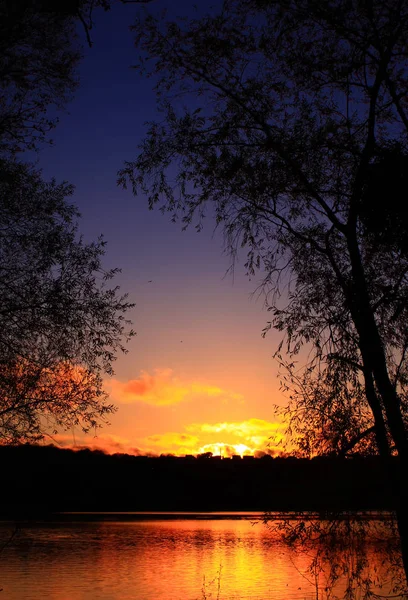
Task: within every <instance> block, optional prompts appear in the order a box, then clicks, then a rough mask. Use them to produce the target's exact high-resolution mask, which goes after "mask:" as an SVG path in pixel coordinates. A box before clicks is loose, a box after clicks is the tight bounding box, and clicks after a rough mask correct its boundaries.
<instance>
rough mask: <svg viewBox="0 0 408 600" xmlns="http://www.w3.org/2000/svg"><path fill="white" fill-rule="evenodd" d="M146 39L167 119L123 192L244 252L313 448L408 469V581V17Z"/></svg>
mask: <svg viewBox="0 0 408 600" xmlns="http://www.w3.org/2000/svg"><path fill="white" fill-rule="evenodd" d="M134 31H135V35H136V41H137V44H138V45H139V47H140V48H141V50H142V53H144V55H143V56H142V62H141V66H142V68H143V69H145V70H147V71H148V72H150V73H152V74H154V76H155V78H156V81H157V84H156V89H157V93H158V100H159V104H160V106H161V108H162V110H163V111H164V113H165V115H166V118H165V119H164V120H161V121H160V122H158V123H152V124H151V125H150V129H149V132H148V134H147V137H146V139H145V140H144V142H143V144H142V147H141V152H140V154H139V156H138V157H137V158H136V160H135V161H134V162H128V163H126V164H125V167H124V168H123V170H122V171H121V173H120V177H119V182H120V183H121V184H123V185H127V184H129V183H130V184H131V185H132V186H133V190H134V192H135V193H139V192H143V193H145V194H146V195H147V196H148V199H149V203H150V206H151V207H153V206H154V205H159V206H161V208H162V209H163V210H168V211H170V213H171V214H172V215H173V218H174V219H177V218H181V220H182V223H183V224H184V225H185V226H187V225H189V224H190V223H194V224H195V225H196V227H197V228H198V229H200V228H201V226H202V219H203V216H204V215H205V214H206V211H208V212H209V213H210V214H215V217H216V220H217V223H218V225H219V226H221V227H222V228H223V230H224V232H225V236H226V244H227V247H228V249H229V250H230V252H231V254H232V255H233V256H234V255H235V254H236V253H237V251H238V250H239V248H240V247H245V248H247V251H248V260H247V263H246V267H247V270H248V272H249V273H251V274H253V273H254V272H255V271H256V270H257V269H262V271H263V273H264V287H265V291H266V293H267V301H268V303H269V308H270V310H271V312H272V319H271V321H270V323H269V327H275V328H277V329H278V330H280V331H282V332H283V333H284V336H285V337H284V344H285V345H284V346H282V347H281V348H280V351H282V348H283V349H284V350H285V351H286V353H287V354H288V355H289V356H288V361H287V366H288V368H289V371H290V376H289V380H288V385H289V387H292V382H291V379H292V380H293V377H295V378H298V379H299V377H300V379H301V381H302V385H303V388H302V389H301V390H295V392H296V393H295V394H294V396H293V402H294V404H292V415H293V414H294V412H293V411H297V415H298V416H299V415H301V413H302V411H303V412H304V411H305V409H308V410H310V409H311V408H312V409H313V412H310V413H309V415H310V416H311V417H312V416H313V415H314V420H313V419H311V421H309V424H308V423H307V422H306V423H305V421H304V420H302V416H299V418H298V420H297V423H300V424H301V426H303V425H302V424H305V427H306V430H307V431H306V432H304V433H307V434H308V432H310V431H311V428H310V427H309V426H308V425H311V426H312V428H313V426H314V425H316V427H320V428H321V426H322V425H323V424H324V427H326V425H327V423H330V424H331V428H332V431H331V433H330V432H329V430H327V429H326V433H327V435H326V438H330V446H331V448H332V449H335V450H342V451H343V452H344V450H346V449H347V446H350V445H353V442H354V441H355V440H356V443H358V442H359V441H362V440H364V439H366V440H367V439H369V438H368V437H367V436H370V435H371V434H372V432H373V433H374V435H375V442H376V446H377V449H378V451H379V452H380V453H381V455H382V456H383V457H384V460H387V458H388V457H389V455H390V454H391V453H395V454H397V455H398V457H399V460H400V465H401V473H400V477H399V478H398V482H396V483H395V485H396V486H397V489H398V495H399V498H400V501H401V502H400V508H399V509H398V510H397V519H398V527H399V532H400V537H401V545H402V550H403V552H402V554H403V559H404V564H405V570H406V572H407V574H408V517H407V513H406V510H405V508H404V507H405V506H406V505H407V503H408V490H407V481H406V473H407V468H408V436H407V410H406V408H407V402H406V382H407V360H406V354H407V343H408V330H407V318H406V317H407V308H408V302H407V299H408V285H407V284H408V281H407V272H408V261H407V255H406V246H405V244H406V242H405V241H404V240H405V238H404V235H403V232H404V228H405V225H404V223H402V224H401V221H400V218H399V215H400V214H402V213H401V212H400V211H401V209H400V208H397V206H398V202H397V198H401V197H403V192H402V193H401V192H398V196H396V193H397V190H398V189H399V185H400V183H401V182H403V181H404V174H403V168H402V165H404V164H405V156H406V154H405V150H404V148H405V147H406V143H407V135H408V114H407V108H408V107H407V98H408V78H407V58H408V51H407V47H406V39H407V35H408V3H407V2H406V1H405V0H402V1H401V0H391V1H389V2H386V3H384V2H382V1H380V0H374V1H372V2H365V1H363V0H352V1H348V0H347V1H346V0H335V1H333V2H330V3H321V2H318V1H317V0H300V1H297V2H292V1H290V0H228V1H226V2H224V3H223V4H222V7H221V8H220V10H219V11H218V12H216V11H213V12H212V13H211V14H208V15H206V16H204V17H203V18H201V19H195V20H190V21H189V20H188V19H187V20H184V21H180V22H167V23H166V22H165V21H164V20H160V19H159V20H155V19H154V18H153V17H151V16H149V17H147V18H146V19H144V20H140V21H139V22H138V23H137V24H136V25H135V28H134ZM146 56H147V59H146ZM149 60H150V63H149ZM149 65H151V66H149ZM396 158H397V160H396ZM378 182H381V185H379V184H378ZM389 197H390V198H392V199H391V200H390V199H389ZM397 223H398V226H397ZM305 356H308V358H305ZM296 357H298V358H299V363H298V364H297V365H296ZM302 363H303V365H304V367H303V373H299V371H296V369H298V368H299V364H300V365H302ZM305 391H307V394H306V395H305V394H304V393H302V392H305ZM319 415H320V416H321V415H324V419H325V421H324V420H323V421H320V422H319V421H318V420H317V419H318V418H319ZM292 423H293V421H292ZM339 435H340V437H339ZM336 436H337V438H338V440H337V441H336V439H335V438H336ZM303 439H305V438H303ZM319 443H320V442H319ZM319 443H318V444H317V445H316V448H318V447H319ZM321 447H322V446H321V445H320V448H321ZM316 448H315V449H316Z"/></svg>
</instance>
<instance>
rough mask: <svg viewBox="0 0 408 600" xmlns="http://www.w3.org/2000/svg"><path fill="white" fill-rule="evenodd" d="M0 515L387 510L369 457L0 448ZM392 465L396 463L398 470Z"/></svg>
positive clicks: (380, 469) (382, 482)
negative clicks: (169, 454)
mask: <svg viewBox="0 0 408 600" xmlns="http://www.w3.org/2000/svg"><path fill="white" fill-rule="evenodd" d="M0 464H1V465H2V467H1V482H2V495H1V500H0V516H3V518H4V517H10V516H11V517H13V516H16V515H17V516H18V515H23V516H24V515H25V516H36V515H44V514H47V513H50V512H54V511H241V510H245V511H264V510H318V511H324V510H337V509H339V510H340V509H343V510H348V509H350V510H365V509H367V510H368V509H370V510H382V509H392V504H393V500H392V495H391V494H390V492H389V489H388V487H387V476H386V469H385V468H384V465H383V464H382V462H381V460H380V459H379V458H378V457H370V458H358V457H355V458H349V459H339V458H316V459H313V460H306V459H295V458H271V457H269V456H267V457H263V458H260V459H253V458H252V459H251V458H244V459H240V458H238V457H237V458H235V459H220V458H219V457H217V458H209V457H202V458H194V457H186V458H175V457H160V458H152V457H143V456H130V455H126V454H115V455H106V454H104V453H102V452H100V451H91V450H80V451H73V450H62V449H59V448H56V447H54V446H29V445H21V446H0ZM396 467H397V465H396V463H395V468H396Z"/></svg>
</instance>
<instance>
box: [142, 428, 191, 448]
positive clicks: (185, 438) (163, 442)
mask: <svg viewBox="0 0 408 600" xmlns="http://www.w3.org/2000/svg"><path fill="white" fill-rule="evenodd" d="M198 441H199V440H198V437H196V436H195V435H189V434H188V433H172V432H169V433H163V434H157V435H149V436H148V437H146V438H145V442H146V443H147V444H154V445H155V446H161V447H162V448H169V449H170V448H173V447H174V446H188V447H189V448H192V447H194V446H196V445H197V443H198Z"/></svg>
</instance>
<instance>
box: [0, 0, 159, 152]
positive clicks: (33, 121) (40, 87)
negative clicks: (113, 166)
mask: <svg viewBox="0 0 408 600" xmlns="http://www.w3.org/2000/svg"><path fill="white" fill-rule="evenodd" d="M133 1H134V2H135V3H144V1H148V0H133ZM128 2H132V0H122V3H124V4H126V3H128ZM112 4H113V2H112V1H111V0H64V2H55V1H54V0H0V155H4V154H5V153H10V152H11V153H16V152H22V151H24V150H26V149H31V150H33V149H37V148H38V147H39V145H40V144H41V143H42V142H44V141H45V140H47V138H48V134H49V132H50V131H51V130H52V129H53V128H54V127H55V125H56V124H57V122H58V118H57V115H56V110H57V109H61V108H63V107H64V106H65V105H66V104H67V102H68V101H69V100H70V99H71V98H72V95H73V92H74V91H75V89H76V88H77V85H78V78H77V73H76V68H77V66H78V63H79V60H80V58H81V55H82V48H81V39H82V37H83V36H85V39H86V41H87V43H88V44H89V45H92V41H91V37H90V31H91V29H92V27H93V14H94V10H95V9H103V10H109V8H110V7H111V5H112Z"/></svg>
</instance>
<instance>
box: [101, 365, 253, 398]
mask: <svg viewBox="0 0 408 600" xmlns="http://www.w3.org/2000/svg"><path fill="white" fill-rule="evenodd" d="M107 388H108V390H109V391H110V394H111V396H112V398H113V399H114V400H115V401H116V402H119V403H121V404H129V403H134V402H144V403H146V404H151V405H155V406H167V405H171V404H178V403H180V402H183V401H187V400H193V399H194V398H196V397H197V396H208V397H215V398H224V399H233V400H240V399H242V395H241V394H237V393H234V392H231V391H228V390H224V389H222V388H220V387H218V386H215V385H210V384H207V383H204V382H199V381H182V380H180V379H179V378H177V377H175V376H174V374H173V371H172V369H155V371H154V373H153V374H152V375H151V374H149V373H147V372H146V371H142V372H141V373H140V376H139V377H138V378H137V379H130V380H129V381H127V382H125V383H122V382H121V381H118V380H117V379H112V380H110V381H109V382H107Z"/></svg>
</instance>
